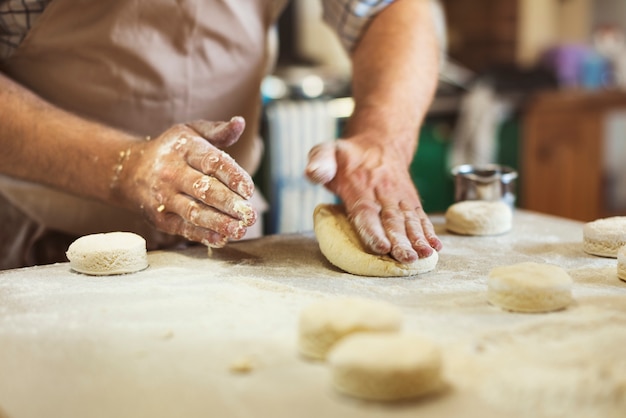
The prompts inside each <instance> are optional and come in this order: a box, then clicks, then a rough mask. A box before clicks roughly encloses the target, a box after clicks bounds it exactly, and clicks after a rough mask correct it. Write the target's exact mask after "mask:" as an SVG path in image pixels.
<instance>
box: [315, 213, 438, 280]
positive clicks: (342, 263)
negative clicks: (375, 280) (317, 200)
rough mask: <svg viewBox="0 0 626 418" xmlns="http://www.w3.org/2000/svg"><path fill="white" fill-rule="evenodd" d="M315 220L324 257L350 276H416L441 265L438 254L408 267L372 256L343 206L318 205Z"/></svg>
mask: <svg viewBox="0 0 626 418" xmlns="http://www.w3.org/2000/svg"><path fill="white" fill-rule="evenodd" d="M313 220H314V227H315V236H316V237H317V241H318V243H319V246H320V250H321V251H322V254H324V257H326V259H327V260H328V261H329V262H330V263H331V264H333V265H334V266H336V267H338V268H340V269H341V270H343V271H346V272H348V273H352V274H356V275H359V276H374V277H394V276H413V275H416V274H421V273H426V272H428V271H431V270H434V269H435V267H436V266H437V261H438V260H439V254H437V251H433V253H432V255H431V256H429V257H426V258H420V259H418V260H416V261H414V262H413V263H408V264H403V263H400V262H398V261H396V260H394V259H393V258H391V257H390V256H388V255H376V254H371V253H368V252H367V250H366V249H365V247H364V246H363V244H362V243H361V240H360V239H359V237H358V236H357V234H356V232H355V231H354V229H353V228H352V225H351V224H350V221H348V218H347V216H346V213H345V211H344V209H343V206H341V205H328V204H321V205H318V206H317V207H316V208H315V211H314V214H313Z"/></svg>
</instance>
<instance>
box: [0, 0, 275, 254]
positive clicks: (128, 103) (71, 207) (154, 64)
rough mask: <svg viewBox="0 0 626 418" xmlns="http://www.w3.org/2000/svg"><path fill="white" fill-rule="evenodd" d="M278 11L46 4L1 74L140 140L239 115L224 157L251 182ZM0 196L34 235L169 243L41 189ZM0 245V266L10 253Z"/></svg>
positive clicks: (210, 4)
mask: <svg viewBox="0 0 626 418" xmlns="http://www.w3.org/2000/svg"><path fill="white" fill-rule="evenodd" d="M285 3H286V0H179V1H176V2H174V1H171V0H108V1H100V0H83V1H80V2H76V1H75V0H53V1H52V2H51V3H50V4H49V5H48V6H47V8H46V9H45V11H44V13H43V14H42V15H41V16H40V17H39V19H38V20H37V21H36V23H35V25H34V26H33V27H32V29H31V30H30V31H29V32H28V34H27V36H26V38H25V39H24V41H23V42H22V43H21V44H20V46H19V48H18V49H17V50H16V51H15V52H14V53H13V55H12V56H11V57H10V58H9V59H8V60H6V61H4V62H3V63H1V65H2V71H3V72H5V73H6V74H7V75H8V76H9V77H11V78H13V79H14V80H16V81H17V82H19V83H21V84H22V85H24V86H25V87H27V88H29V89H31V90H32V91H34V92H35V93H37V94H38V95H40V96H41V97H43V98H44V99H45V100H48V101H50V102H51V103H54V104H56V105H57V106H59V107H61V108H64V109H66V110H69V111H71V112H74V113H76V114H79V115H82V116H84V117H87V118H90V119H93V120H96V121H99V122H102V123H105V124H108V125H111V126H114V127H117V128H119V129H123V130H126V131H128V132H131V133H135V134H137V135H141V136H157V135H158V134H160V133H161V132H163V131H164V130H165V129H167V128H168V127H170V126H171V125H173V124H175V123H180V122H186V121H191V120H194V119H208V120H229V119H230V118H231V117H232V116H235V115H240V116H243V117H244V118H245V119H246V122H247V127H246V130H245V132H244V134H243V135H242V137H241V139H240V140H239V141H238V142H237V143H236V144H235V145H234V146H232V147H231V148H229V149H227V150H226V151H227V152H228V153H230V154H231V155H232V156H233V157H234V158H235V159H236V160H237V161H238V162H239V164H240V165H242V167H244V168H245V169H246V170H248V171H249V172H250V173H254V172H255V171H256V170H257V168H258V166H259V163H260V159H261V153H262V143H261V141H260V140H259V138H258V136H257V133H258V123H259V112H260V97H259V86H260V82H261V80H262V78H263V76H264V75H265V73H266V71H267V69H268V68H270V67H271V62H270V61H271V59H270V57H271V54H270V53H269V52H271V51H268V47H267V46H268V42H267V35H268V33H269V31H270V29H271V27H272V24H273V23H274V21H275V19H276V18H277V16H278V15H279V13H280V11H281V10H282V8H283V6H284V4H285ZM85 140H89V139H88V138H85ZM86 174H88V173H86ZM0 194H1V195H2V196H0V197H3V199H5V200H7V201H9V202H11V203H12V204H13V205H14V206H15V207H17V208H18V209H19V210H20V211H22V212H23V213H24V214H25V215H26V216H27V218H30V219H31V220H32V221H34V222H35V224H36V225H38V228H37V229H38V231H39V232H38V233H41V232H42V231H44V230H45V229H54V230H59V231H63V232H65V233H68V234H74V235H84V234H87V233H94V232H103V231H112V230H127V231H134V232H137V233H140V234H141V235H143V236H144V237H146V239H147V241H148V243H149V248H157V247H159V246H161V245H163V244H164V243H167V242H169V241H171V237H170V236H167V235H166V234H162V233H159V232H157V231H156V230H155V229H153V228H152V227H150V226H148V225H147V223H145V222H144V221H143V219H141V218H140V217H139V216H138V215H135V214H133V213H130V212H127V211H124V210H121V209H118V208H113V207H109V206H106V205H103V204H101V203H99V202H94V201H91V200H86V199H82V198H78V197H75V196H71V195H69V194H66V193H62V192H59V191H56V190H52V189H50V188H48V187H43V186H40V185H35V184H32V183H27V182H24V181H20V180H16V179H11V178H8V177H4V176H0ZM1 201H2V199H0V202H1ZM24 228H25V229H28V230H29V231H32V229H33V227H32V225H28V226H25V227H24ZM22 232H23V231H22ZM3 235H4V234H3ZM17 235H20V234H19V233H18V234H17ZM31 235H32V234H31ZM3 238H4V237H3ZM8 241H10V239H9V240H8ZM2 245H3V244H0V250H1V251H2V254H3V255H4V254H5V251H6V252H8V251H9V250H11V248H12V251H15V246H13V247H11V248H9V247H7V248H5V249H3V248H2ZM27 246H28V245H27Z"/></svg>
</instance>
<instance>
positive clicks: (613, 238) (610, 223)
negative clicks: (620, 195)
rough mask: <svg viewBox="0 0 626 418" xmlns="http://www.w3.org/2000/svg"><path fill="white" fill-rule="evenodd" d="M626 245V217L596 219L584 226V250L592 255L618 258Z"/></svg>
mask: <svg viewBox="0 0 626 418" xmlns="http://www.w3.org/2000/svg"><path fill="white" fill-rule="evenodd" d="M624 245H626V216H612V217H609V218H602V219H596V220H595V221H593V222H587V223H586V224H585V225H583V250H584V251H585V252H586V253H588V254H591V255H599V256H601V257H611V258H616V257H617V250H619V249H620V247H622V246H624Z"/></svg>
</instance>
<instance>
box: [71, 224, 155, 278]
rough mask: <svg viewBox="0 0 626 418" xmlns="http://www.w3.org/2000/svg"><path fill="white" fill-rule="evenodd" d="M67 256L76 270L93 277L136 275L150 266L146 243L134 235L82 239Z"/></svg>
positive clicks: (99, 236) (72, 246)
mask: <svg viewBox="0 0 626 418" xmlns="http://www.w3.org/2000/svg"><path fill="white" fill-rule="evenodd" d="M66 255H67V258H68V260H69V261H70V267H71V268H72V269H73V270H75V271H77V272H79V273H84V274H89V275H92V276H105V275H113V274H125V273H134V272H137V271H140V270H143V269H145V268H147V267H148V256H147V252H146V240H145V239H143V237H141V236H139V235H137V234H134V233H132V232H108V233H104V234H92V235H85V236H82V237H80V238H78V239H77V240H76V241H74V242H73V243H72V244H71V245H70V246H69V248H68V250H67V252H66Z"/></svg>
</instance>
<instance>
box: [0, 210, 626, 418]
mask: <svg viewBox="0 0 626 418" xmlns="http://www.w3.org/2000/svg"><path fill="white" fill-rule="evenodd" d="M432 219H433V222H434V223H435V226H436V230H437V233H438V234H439V236H440V238H441V239H442V241H443V243H444V249H443V251H442V252H441V253H440V261H439V264H438V266H437V269H436V271H434V272H431V273H428V274H424V275H421V276H416V277H409V278H364V277H357V276H353V275H349V274H346V273H342V272H340V271H338V270H336V269H335V268H333V267H332V266H331V265H329V264H328V263H327V262H326V260H325V259H324V258H323V256H322V255H321V253H320V252H319V249H318V247H317V244H316V241H315V238H314V236H313V235H312V234H297V235H276V236H269V237H265V238H262V239H258V240H251V241H244V242H239V243H233V244H231V245H229V246H228V247H227V248H224V249H221V250H217V251H214V253H213V255H212V256H211V257H209V256H208V255H207V252H206V249H204V248H200V247H195V248H191V249H187V250H184V251H179V252H154V253H149V262H150V267H149V268H148V269H147V270H145V271H142V272H139V273H135V274H130V275H123V276H110V277H90V276H85V275H81V274H77V273H74V272H72V271H71V270H70V268H69V264H67V263H62V264H56V265H49V266H40V267H34V268H27V269H17V270H8V271H3V272H0V417H2V418H6V417H11V418H29V417H63V418H68V417H81V418H83V417H116V418H121V417H133V418H136V417H151V418H154V417H172V416H180V417H187V418H189V417H266V416H267V417H296V416H297V417H342V418H343V417H380V416H384V417H416V416H419V417H452V416H463V417H502V416H507V417H516V416H518V417H528V416H532V417H552V416H568V417H590V416H594V417H603V418H611V417H618V416H619V417H623V413H624V411H626V356H625V354H624V353H625V350H626V283H624V282H622V281H620V280H619V279H618V278H617V274H616V260H615V259H608V258H600V257H594V256H590V255H587V254H585V253H584V252H583V251H582V224H581V223H579V222H575V221H570V220H566V219H563V218H556V217H551V216H545V215H540V214H537V213H533V212H526V211H521V210H517V211H516V213H515V217H514V228H513V230H512V231H511V232H510V233H508V234H506V235H502V236H497V237H463V236H456V235H452V234H448V233H446V231H445V229H444V224H443V218H442V217H441V216H433V217H432ZM522 261H537V262H546V263H554V264H557V265H560V266H562V267H563V268H565V269H566V270H567V271H568V272H569V273H570V275H571V276H572V277H573V279H574V282H575V286H574V290H573V294H574V298H575V303H574V304H573V305H572V306H570V307H569V308H568V309H566V310H563V311H559V312H554V313H549V314H519V313H509V312H504V311H501V310H499V309H497V308H496V307H493V306H490V305H489V304H488V303H487V302H486V298H485V296H486V275H487V274H488V272H489V270H490V269H491V268H492V267H494V266H496V265H503V264H513V263H517V262H522ZM346 295H351V296H360V297H369V298H373V299H379V300H385V301H388V302H391V303H393V304H395V305H396V306H397V307H398V308H399V309H400V310H401V312H402V313H403V315H404V319H405V321H404V332H411V333H418V334H422V335H425V336H427V337H429V338H431V339H433V340H435V341H436V342H438V343H439V344H440V345H441V347H442V349H443V353H444V365H445V379H446V384H447V388H446V390H444V391H443V392H442V393H440V394H438V395H437V396H432V397H429V398H425V399H421V400H417V401H415V402H403V403H399V404H384V403H383V404H381V403H373V402H362V401H358V400H355V399H351V398H348V397H344V396H342V395H339V394H338V393H336V392H335V391H334V390H333V389H332V387H331V385H330V373H329V372H330V371H329V369H328V367H327V366H326V365H325V364H324V363H317V362H310V361H306V360H304V359H302V358H301V357H300V356H299V355H298V354H297V350H296V335H297V323H298V315H299V312H300V311H301V309H302V308H303V307H305V306H307V305H308V304H309V303H311V302H313V301H315V300H318V299H320V298H326V297H335V296H346ZM240 364H249V365H250V366H251V370H250V371H249V372H247V373H238V372H236V371H234V370H233V369H236V368H237V366H238V365H240Z"/></svg>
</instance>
